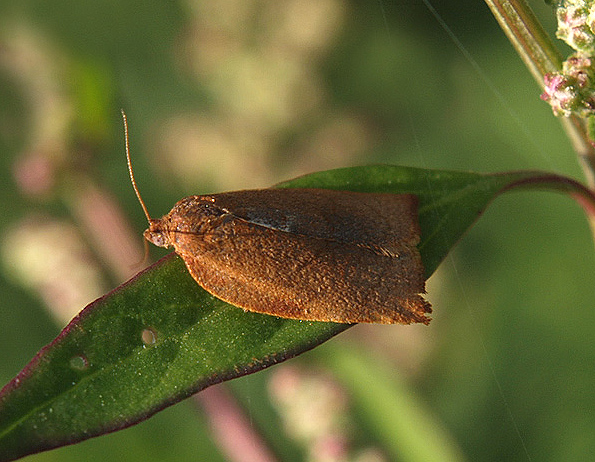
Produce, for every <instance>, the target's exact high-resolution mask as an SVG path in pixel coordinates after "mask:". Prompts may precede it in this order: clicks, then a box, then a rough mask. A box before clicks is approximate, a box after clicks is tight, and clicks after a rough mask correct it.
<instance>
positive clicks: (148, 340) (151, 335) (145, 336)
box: [141, 327, 157, 346]
mask: <svg viewBox="0 0 595 462" xmlns="http://www.w3.org/2000/svg"><path fill="white" fill-rule="evenodd" d="M141 338H142V340H143V343H144V344H145V346H151V345H154V344H155V343H156V342H157V332H156V331H155V330H154V329H153V328H151V327H149V328H147V329H143V332H142V334H141Z"/></svg>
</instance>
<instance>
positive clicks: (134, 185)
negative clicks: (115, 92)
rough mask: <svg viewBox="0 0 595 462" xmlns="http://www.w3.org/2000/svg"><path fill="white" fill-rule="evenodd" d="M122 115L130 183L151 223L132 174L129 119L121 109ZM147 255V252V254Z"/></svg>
mask: <svg viewBox="0 0 595 462" xmlns="http://www.w3.org/2000/svg"><path fill="white" fill-rule="evenodd" d="M120 112H121V113H122V120H123V121H124V140H125V144H126V161H127V162H128V173H129V174H130V181H131V182H132V187H133V188H134V192H135V194H136V197H137V198H138V201H139V202H140V206H141V207H142V208H143V212H145V216H146V217H147V221H148V222H149V223H151V216H150V215H149V211H148V210H147V206H146V205H145V202H144V201H143V198H142V197H141V196H140V192H139V191H138V187H137V186H136V180H135V179H134V173H132V162H131V161H130V146H129V143H128V119H127V117H126V113H125V112H124V109H120ZM145 253H146V252H145Z"/></svg>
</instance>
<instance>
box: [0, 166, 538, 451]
mask: <svg viewBox="0 0 595 462" xmlns="http://www.w3.org/2000/svg"><path fill="white" fill-rule="evenodd" d="M540 177H544V174H539V173H534V172H533V173H532V172H525V173H510V174H499V175H481V174H475V173H462V172H450V171H434V170H422V169H415V168H405V167H392V166H375V167H359V168H347V169H340V170H333V171H327V172H320V173H316V174H312V175H308V176H305V177H301V178H298V179H295V180H292V181H289V182H286V183H283V184H281V185H278V187H310V188H330V189H339V190H352V191H368V192H394V193H413V194H416V195H418V197H419V220H420V226H421V229H422V239H421V243H420V245H419V248H420V252H421V254H422V260H423V262H424V266H425V269H426V274H427V276H430V275H431V274H432V273H433V272H434V270H435V269H436V267H437V266H438V264H439V263H440V261H442V259H443V258H444V257H445V256H446V254H447V253H448V251H449V250H450V249H451V248H452V247H453V246H454V245H455V243H456V242H457V241H458V239H459V238H460V237H461V235H462V234H463V233H464V232H465V231H466V230H467V229H468V228H469V227H470V226H471V225H472V224H473V222H474V221H475V219H476V218H477V217H478V216H479V215H480V214H481V212H482V211H483V210H484V209H485V207H486V206H487V205H488V203H489V202H490V201H491V200H492V199H493V198H494V197H495V196H496V195H497V194H498V193H499V192H500V191H502V190H504V189H507V188H511V187H513V186H514V185H516V184H527V181H528V180H531V179H536V178H540ZM548 178H549V177H548ZM538 183H539V182H538V181H537V180H536V184H537V185H538ZM530 187H533V186H530ZM539 187H543V185H539ZM438 309H439V307H438ZM348 327H349V325H341V324H333V323H321V322H305V321H296V320H287V319H279V318H275V317H271V316H266V315H260V314H255V313H247V312H244V311H243V310H241V309H238V308H236V307H233V306H230V305H228V304H226V303H224V302H222V301H220V300H218V299H216V298H214V297H212V296H211V295H209V294H208V293H207V292H205V291H204V290H202V289H201V288H200V287H199V286H198V285H197V284H196V282H195V281H194V280H193V279H192V278H191V277H190V275H189V274H188V272H187V271H186V268H185V266H184V264H183V263H182V261H181V259H180V258H178V257H177V256H175V254H171V255H169V256H167V257H165V258H164V259H162V260H161V261H159V262H158V263H156V264H155V265H153V266H151V267H150V268H148V269H147V270H145V271H143V272H142V273H139V274H138V275H137V276H135V277H134V278H133V279H132V280H130V281H128V282H127V283H125V284H124V285H122V286H120V287H118V288H117V289H116V290H114V291H113V292H111V293H109V294H107V295H105V296H104V297H102V298H100V299H98V300H97V301H95V302H93V303H92V304H90V305H89V306H87V307H86V308H85V309H84V310H83V311H82V312H81V313H80V314H79V315H78V316H77V317H76V318H75V319H73V320H72V321H71V323H70V324H69V325H68V326H67V327H66V328H65V329H64V330H63V331H62V333H61V334H60V335H59V336H58V337H57V338H56V339H55V340H54V341H53V342H52V343H51V344H49V345H48V346H46V347H44V348H43V349H42V350H41V351H40V352H39V353H38V354H37V356H36V357H35V358H33V360H32V361H31V362H30V363H29V364H28V365H27V366H26V367H25V368H24V369H23V370H22V371H21V372H20V373H19V374H18V375H17V377H15V378H14V379H13V380H12V381H11V382H10V383H9V384H8V385H6V386H5V387H4V389H3V390H2V391H1V392H0V460H2V461H6V460H13V459H16V458H19V457H22V456H24V455H27V454H31V453H34V452H39V451H43V450H47V449H51V448H55V447H59V446H62V445H65V444H71V443H75V442H78V441H82V440H84V439H87V438H90V437H92V436H98V435H101V434H104V433H107V432H110V431H114V430H118V429H121V428H124V427H127V426H130V425H133V424H135V423H138V422H139V421H141V420H143V419H146V418H147V417H149V416H151V415H152V414H154V413H155V412H157V411H159V410H161V409H163V408H164V407H167V406H169V405H171V404H174V403H176V402H178V401H180V400H182V399H184V398H186V397H188V396H190V395H191V394H193V393H196V392H197V391H199V390H201V389H203V388H205V387H207V386H209V385H211V384H214V383H217V382H222V381H225V380H229V379H232V378H234V377H238V376H242V375H246V374H249V373H252V372H256V371H258V370H261V369H263V368H266V367H268V366H271V365H273V364H276V363H279V362H282V361H284V360H286V359H288V358H291V357H293V356H295V355H298V354H300V353H302V352H304V351H306V350H309V349H311V348H313V347H315V346H317V345H319V344H321V343H323V342H324V341H326V340H328V339H329V338H331V337H333V336H334V335H336V334H338V333H340V332H342V331H343V330H345V329H347V328H348Z"/></svg>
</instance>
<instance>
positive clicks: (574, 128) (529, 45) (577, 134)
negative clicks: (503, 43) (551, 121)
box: [485, 0, 595, 189]
mask: <svg viewBox="0 0 595 462" xmlns="http://www.w3.org/2000/svg"><path fill="white" fill-rule="evenodd" d="M485 2H486V4H487V5H488V7H489V8H490V10H491V11H492V13H493V15H494V16H495V17H496V19H497V21H498V23H499V24H500V27H501V28H502V30H503V31H504V33H505V34H506V36H507V37H508V39H509V40H510V42H511V43H512V44H513V46H514V47H515V49H516V51H517V53H518V54H519V55H520V56H521V58H522V59H523V61H524V62H525V65H526V66H527V68H528V69H529V71H530V72H531V74H532V75H533V78H534V79H535V80H536V81H537V84H538V85H539V86H540V87H541V88H543V76H544V75H545V74H547V73H548V72H557V71H559V70H560V69H561V68H562V60H563V58H562V56H561V55H560V52H559V51H558V50H557V49H556V47H555V45H554V43H553V42H552V41H551V39H550V37H549V36H548V34H547V33H546V32H545V30H544V29H543V27H542V26H541V23H540V22H539V21H538V19H537V18H536V17H535V14H534V13H533V11H532V10H531V8H529V5H527V3H526V1H525V0H485ZM560 121H561V123H562V126H563V127H564V130H565V131H566V134H567V135H568V137H569V138H570V140H571V142H572V146H573V148H574V150H575V151H576V153H577V155H578V158H579V161H580V163H581V166H582V168H583V171H584V174H585V177H586V179H587V184H588V185H589V187H590V188H591V189H595V147H594V146H593V145H592V144H591V142H590V140H589V137H588V135H587V128H586V124H585V121H584V120H583V119H581V118H579V117H576V116H571V117H568V118H566V117H561V118H560Z"/></svg>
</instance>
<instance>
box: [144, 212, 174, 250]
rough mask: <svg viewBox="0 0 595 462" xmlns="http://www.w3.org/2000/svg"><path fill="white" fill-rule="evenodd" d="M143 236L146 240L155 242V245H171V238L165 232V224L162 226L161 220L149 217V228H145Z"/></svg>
mask: <svg viewBox="0 0 595 462" xmlns="http://www.w3.org/2000/svg"><path fill="white" fill-rule="evenodd" d="M143 236H144V237H145V239H146V240H147V241H149V242H150V243H152V244H155V245H156V246H157V247H169V246H171V245H172V244H171V239H170V238H169V233H168V232H167V226H164V225H163V223H162V220H155V219H153V218H151V219H150V220H149V229H147V230H145V232H144V233H143Z"/></svg>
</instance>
